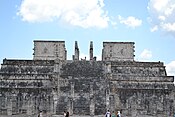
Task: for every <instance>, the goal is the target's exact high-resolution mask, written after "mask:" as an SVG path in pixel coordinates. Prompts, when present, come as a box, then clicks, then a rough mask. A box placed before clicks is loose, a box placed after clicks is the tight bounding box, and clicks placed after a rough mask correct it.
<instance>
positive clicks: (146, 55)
mask: <svg viewBox="0 0 175 117" xmlns="http://www.w3.org/2000/svg"><path fill="white" fill-rule="evenodd" d="M139 58H140V59H141V60H149V59H151V58H152V52H151V51H150V50H148V49H144V50H143V52H142V53H141V54H140V56H139Z"/></svg>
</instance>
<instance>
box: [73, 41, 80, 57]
mask: <svg viewBox="0 0 175 117" xmlns="http://www.w3.org/2000/svg"><path fill="white" fill-rule="evenodd" d="M74 60H79V48H78V43H77V41H75V55H74Z"/></svg>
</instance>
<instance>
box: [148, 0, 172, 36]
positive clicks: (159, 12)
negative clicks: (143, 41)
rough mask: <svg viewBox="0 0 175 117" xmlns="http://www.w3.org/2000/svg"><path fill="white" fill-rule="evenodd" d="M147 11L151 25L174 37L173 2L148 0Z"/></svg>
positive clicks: (168, 0) (170, 0)
mask: <svg viewBox="0 0 175 117" xmlns="http://www.w3.org/2000/svg"><path fill="white" fill-rule="evenodd" d="M148 10H149V13H150V18H151V23H152V24H153V25H157V26H158V28H159V29H161V30H162V31H165V32H169V33H170V34H172V35H175V18H174V17H175V0H150V2H149V4H148Z"/></svg>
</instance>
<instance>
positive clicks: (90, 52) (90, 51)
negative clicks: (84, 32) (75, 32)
mask: <svg viewBox="0 0 175 117" xmlns="http://www.w3.org/2000/svg"><path fill="white" fill-rule="evenodd" d="M89 57H90V58H89V59H90V60H93V42H92V41H91V42H90V49H89Z"/></svg>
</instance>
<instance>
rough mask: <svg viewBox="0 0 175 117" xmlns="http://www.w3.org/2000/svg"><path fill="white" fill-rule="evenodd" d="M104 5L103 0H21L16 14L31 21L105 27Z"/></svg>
mask: <svg viewBox="0 0 175 117" xmlns="http://www.w3.org/2000/svg"><path fill="white" fill-rule="evenodd" d="M104 5H105V4H104V2H103V0H23V1H22V4H21V6H20V8H19V11H18V13H17V15H19V16H21V17H22V20H23V21H27V22H33V23H35V22H50V21H54V20H55V21H57V20H59V21H60V20H61V21H63V22H65V23H68V24H70V25H73V26H80V27H83V28H90V27H97V28H106V27H107V26H108V22H109V18H108V16H107V12H106V11H104V10H103V7H104Z"/></svg>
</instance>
